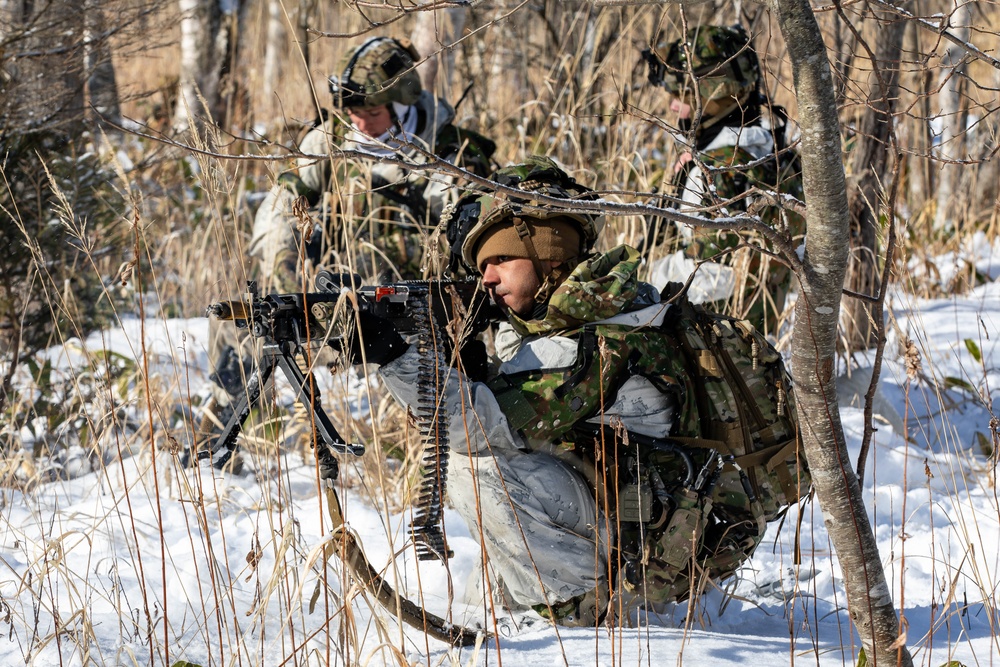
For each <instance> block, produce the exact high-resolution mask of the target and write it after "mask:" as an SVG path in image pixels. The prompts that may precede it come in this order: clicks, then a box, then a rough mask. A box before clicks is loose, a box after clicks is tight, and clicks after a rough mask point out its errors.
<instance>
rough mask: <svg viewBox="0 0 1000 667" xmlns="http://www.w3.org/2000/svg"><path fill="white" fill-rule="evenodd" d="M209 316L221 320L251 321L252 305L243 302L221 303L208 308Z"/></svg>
mask: <svg viewBox="0 0 1000 667" xmlns="http://www.w3.org/2000/svg"><path fill="white" fill-rule="evenodd" d="M208 314H209V315H215V317H217V318H218V319H220V320H249V319H250V304H248V303H245V302H243V301H220V302H219V303H213V304H212V305H210V306H209V307H208Z"/></svg>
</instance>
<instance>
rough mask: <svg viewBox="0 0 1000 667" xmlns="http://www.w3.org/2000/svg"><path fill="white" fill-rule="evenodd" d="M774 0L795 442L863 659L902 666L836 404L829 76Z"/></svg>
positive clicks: (801, 6) (796, 5)
mask: <svg viewBox="0 0 1000 667" xmlns="http://www.w3.org/2000/svg"><path fill="white" fill-rule="evenodd" d="M774 9H775V11H776V14H777V19H778V23H779V25H780V26H781V33H782V35H784V38H785V42H786V43H787V45H788V51H789V56H790V58H791V61H792V70H793V73H794V77H795V95H796V99H797V100H798V108H799V124H800V126H801V128H802V149H801V151H802V173H803V181H804V185H805V196H806V201H807V202H809V204H808V214H807V225H808V234H807V235H806V252H805V257H804V265H805V275H803V276H799V280H800V288H799V299H798V301H797V303H796V307H795V330H794V332H793V334H792V341H793V342H792V371H793V374H794V378H795V396H796V403H797V406H798V410H799V414H800V420H799V421H800V423H801V424H802V440H803V445H804V447H805V453H806V457H807V458H808V460H809V466H810V470H811V472H812V477H813V484H814V485H815V488H816V492H817V496H818V498H819V502H820V506H821V508H822V509H823V515H824V520H825V522H826V525H827V530H828V531H829V533H830V539H831V540H832V542H833V544H834V547H835V548H836V550H837V556H838V558H839V561H840V565H841V571H842V572H843V575H844V582H845V588H846V590H847V600H848V610H849V613H850V615H851V619H852V621H853V622H854V625H855V627H856V628H857V630H858V634H859V636H860V637H861V642H862V644H863V645H864V648H865V652H866V654H867V655H868V660H869V664H873V665H881V666H882V667H889V666H890V665H897V664H899V665H902V666H903V667H910V666H911V665H912V660H911V658H910V655H909V652H908V651H907V650H906V648H905V644H904V645H902V646H900V648H898V649H897V648H893V646H894V643H895V642H896V641H897V639H898V638H899V634H900V633H899V619H898V618H897V616H896V611H895V608H894V607H893V601H892V595H891V592H890V588H889V586H888V584H887V582H886V578H885V572H884V571H883V569H882V561H881V559H880V557H879V553H878V545H877V544H876V542H875V536H874V534H873V532H872V527H871V523H870V522H869V520H868V513H867V511H866V509H865V505H864V501H863V498H862V494H861V486H860V484H859V482H858V478H857V476H856V475H855V474H854V470H853V468H852V466H851V464H850V459H849V457H848V453H847V447H846V444H845V441H844V431H843V425H842V424H841V422H840V411H839V409H838V407H837V405H838V403H837V387H836V381H835V374H834V367H835V363H834V362H835V355H836V332H837V324H838V320H839V313H840V300H841V288H842V286H843V284H844V276H845V274H846V270H847V257H848V245H847V243H845V241H846V240H847V238H848V235H849V233H850V213H849V207H848V202H847V183H846V179H845V174H844V165H843V162H842V159H841V140H840V132H839V128H840V123H839V118H838V117H837V104H836V98H835V94H834V88H833V76H832V72H831V68H830V62H829V59H828V57H827V53H826V47H825V45H824V43H823V38H822V35H821V33H820V30H819V26H818V25H817V23H816V17H815V15H814V14H813V11H812V8H811V7H810V5H809V2H808V0H775V5H774Z"/></svg>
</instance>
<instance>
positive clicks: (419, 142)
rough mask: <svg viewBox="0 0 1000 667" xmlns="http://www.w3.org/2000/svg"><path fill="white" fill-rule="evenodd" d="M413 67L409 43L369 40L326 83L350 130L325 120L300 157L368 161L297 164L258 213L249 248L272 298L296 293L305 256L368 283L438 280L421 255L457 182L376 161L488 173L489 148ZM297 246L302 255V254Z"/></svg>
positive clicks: (305, 143)
mask: <svg viewBox="0 0 1000 667" xmlns="http://www.w3.org/2000/svg"><path fill="white" fill-rule="evenodd" d="M419 60H420V57H419V55H418V54H417V53H416V51H415V50H414V49H413V47H412V46H411V45H410V43H409V41H408V40H405V39H393V38H390V37H373V38H371V39H369V40H367V41H365V42H364V43H363V44H361V45H360V46H358V47H356V48H354V49H351V50H350V51H349V52H348V53H347V54H346V55H345V57H344V59H343V62H342V64H341V67H340V69H339V74H337V75H334V76H331V77H330V78H329V84H330V92H331V93H332V94H333V102H334V106H335V107H336V109H337V111H338V112H339V113H340V114H342V115H343V116H346V117H347V119H349V120H350V126H349V127H345V126H344V123H343V122H341V120H340V118H338V117H328V118H327V119H326V120H325V121H324V122H322V123H321V124H320V125H319V126H318V127H316V128H314V129H313V130H312V131H310V132H309V133H308V134H307V135H306V136H305V138H304V139H303V140H302V142H301V144H300V146H299V148H300V150H301V151H302V152H303V153H306V154H310V155H323V154H327V153H330V151H331V149H332V150H336V149H338V148H339V149H343V150H351V151H358V152H361V153H363V154H366V155H370V156H371V157H372V158H373V159H372V160H371V161H365V160H360V161H352V162H349V163H345V162H344V161H338V162H337V163H336V166H334V164H333V163H331V161H330V160H328V159H320V160H317V159H315V158H300V159H299V160H298V168H297V172H295V173H285V174H282V176H281V177H279V179H278V182H277V183H276V184H275V186H274V187H273V188H272V190H271V192H270V193H268V196H267V198H266V199H265V200H264V201H263V202H262V204H261V206H260V208H259V209H258V211H257V215H256V218H255V220H254V228H253V237H252V239H251V242H250V254H251V255H253V256H255V257H257V258H258V259H259V260H260V267H261V277H262V278H263V279H264V280H265V281H268V280H269V279H271V280H275V281H276V282H277V284H276V285H275V286H274V287H275V289H277V290H278V291H289V290H290V289H291V290H293V289H300V290H301V281H299V280H296V279H295V276H296V275H297V270H298V269H300V268H301V264H302V260H303V259H308V260H309V263H311V264H312V265H313V266H317V265H319V266H324V267H325V268H334V267H335V266H336V265H340V266H341V267H342V268H344V269H345V270H348V271H350V272H352V273H358V274H360V275H362V277H364V278H366V279H368V280H379V281H384V280H386V279H397V280H398V279H412V278H420V277H427V276H425V275H424V274H426V273H429V274H431V275H440V274H441V271H440V269H437V268H436V267H430V266H427V263H428V262H429V261H430V260H433V259H434V257H433V256H429V255H432V253H426V254H425V251H426V250H428V249H431V248H433V247H434V243H433V241H435V240H436V235H435V230H436V228H437V225H438V222H439V220H440V215H441V211H442V210H443V209H444V206H445V204H446V203H447V201H448V198H449V197H450V196H451V195H452V194H453V193H454V192H455V189H454V188H453V187H451V186H452V185H453V184H454V179H453V178H450V177H447V176H442V175H436V176H434V177H433V178H429V177H428V176H427V174H423V173H416V172H408V171H406V170H404V169H402V168H400V167H399V166H397V165H393V164H387V163H379V162H378V161H377V158H379V157H398V158H403V159H405V160H407V161H408V162H416V163H424V162H427V160H428V159H429V157H428V156H437V157H439V158H442V159H444V160H446V161H448V162H451V163H453V164H457V165H459V166H462V167H464V168H465V169H468V170H469V171H472V172H473V173H476V174H478V175H480V176H486V175H487V174H488V173H489V172H490V170H491V169H490V157H491V156H492V154H493V151H494V150H495V148H496V146H495V144H494V143H493V142H492V141H490V140H489V139H487V138H485V137H483V136H482V135H480V134H478V133H476V132H473V131H471V130H466V129H462V128H459V127H456V126H455V125H453V124H452V121H453V120H454V117H455V110H454V109H453V108H452V107H451V106H450V105H449V104H448V103H447V102H445V101H444V100H442V99H439V98H436V97H434V96H433V95H431V94H430V93H429V92H428V91H426V90H423V89H422V87H421V84H420V77H419V76H418V75H417V71H416V69H415V66H416V63H417V62H419ZM299 197H302V198H304V203H305V204H307V205H308V207H309V211H310V213H311V214H310V215H309V216H306V215H305V212H304V211H302V210H301V208H304V207H300V211H299V213H298V214H296V212H295V206H294V202H295V201H296V199H297V198H299ZM299 201H302V200H299ZM307 217H308V219H306V218H307ZM316 219H318V221H319V224H318V229H317V228H316V227H317V225H316V224H315V220H316ZM303 231H305V232H307V233H306V234H305V236H306V238H303ZM316 232H319V233H316ZM300 243H302V244H304V245H305V247H306V250H307V255H308V257H307V258H301V257H299V245H300Z"/></svg>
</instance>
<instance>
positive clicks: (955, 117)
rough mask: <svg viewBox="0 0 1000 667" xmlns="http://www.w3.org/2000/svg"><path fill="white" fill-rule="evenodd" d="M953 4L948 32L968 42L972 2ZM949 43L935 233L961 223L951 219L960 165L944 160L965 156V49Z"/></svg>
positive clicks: (942, 82)
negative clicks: (963, 100) (963, 102)
mask: <svg viewBox="0 0 1000 667" xmlns="http://www.w3.org/2000/svg"><path fill="white" fill-rule="evenodd" d="M953 3H954V4H953V7H954V9H953V11H952V13H951V15H950V18H949V19H948V21H949V23H950V25H951V29H950V31H951V33H952V34H954V35H955V36H956V37H958V39H960V40H962V41H963V42H968V41H969V24H970V23H971V20H972V7H973V3H972V2H967V1H966V0H953ZM948 44H949V46H948V49H947V50H946V51H945V54H944V56H943V57H942V58H941V72H940V74H939V76H938V85H939V87H940V91H939V92H938V103H939V104H938V109H939V114H940V115H939V118H940V119H941V122H942V127H941V135H940V138H939V143H938V151H937V152H938V156H939V157H941V158H942V159H943V160H944V162H942V164H941V175H940V179H939V180H938V186H937V210H936V211H935V213H934V229H935V230H937V231H943V230H946V229H953V230H954V229H958V227H960V226H961V223H962V221H961V220H955V219H954V213H955V207H954V206H953V205H952V204H953V202H954V201H955V198H956V197H957V196H958V195H959V182H960V179H961V176H962V165H960V164H949V163H948V162H947V161H948V160H961V159H964V158H965V156H966V145H965V136H966V133H965V128H964V127H963V121H964V118H965V115H964V114H963V113H962V90H963V85H962V82H963V80H964V78H965V77H964V74H965V69H966V62H965V50H964V49H962V48H960V47H959V46H958V45H957V44H952V43H951V42H948Z"/></svg>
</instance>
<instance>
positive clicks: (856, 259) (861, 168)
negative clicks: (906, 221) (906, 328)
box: [841, 12, 906, 352]
mask: <svg viewBox="0 0 1000 667" xmlns="http://www.w3.org/2000/svg"><path fill="white" fill-rule="evenodd" d="M874 13H875V18H876V19H877V21H878V23H877V24H876V26H875V27H876V29H877V31H878V32H877V34H878V39H877V40H875V41H877V46H876V47H875V62H874V63H872V70H873V73H872V77H871V81H870V84H869V87H868V90H869V95H868V104H867V105H866V106H865V107H864V108H863V109H862V110H861V118H860V119H859V121H858V124H857V145H856V147H855V149H854V152H853V153H852V155H851V166H852V169H851V172H852V174H853V175H854V179H856V187H854V188H852V192H851V193H850V212H851V236H850V239H851V254H850V260H849V262H848V267H847V283H846V286H847V288H848V289H850V290H851V291H854V292H858V293H860V294H868V295H874V294H875V292H876V290H877V287H878V284H879V276H878V271H879V266H878V255H879V247H878V241H879V233H878V232H879V226H880V225H879V214H880V213H881V212H882V211H883V210H884V209H885V207H884V204H885V202H884V198H885V197H884V195H885V192H884V190H883V185H884V184H885V182H886V176H887V174H888V173H889V168H888V162H889V151H888V147H889V142H890V136H891V134H892V131H893V114H894V112H895V107H896V104H895V100H896V98H897V96H898V93H899V62H900V55H901V53H902V50H903V36H904V35H905V30H906V22H905V21H903V20H902V19H899V18H898V17H896V16H895V15H894V14H891V13H888V12H874ZM876 75H878V76H876ZM841 324H842V326H843V341H844V347H845V348H846V350H847V351H848V352H853V351H855V350H863V349H866V348H868V347H871V345H872V343H873V341H872V334H873V329H872V326H871V325H872V313H871V306H870V304H869V303H867V302H865V301H861V300H860V299H848V300H847V301H846V302H845V303H844V314H843V317H841Z"/></svg>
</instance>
